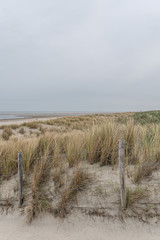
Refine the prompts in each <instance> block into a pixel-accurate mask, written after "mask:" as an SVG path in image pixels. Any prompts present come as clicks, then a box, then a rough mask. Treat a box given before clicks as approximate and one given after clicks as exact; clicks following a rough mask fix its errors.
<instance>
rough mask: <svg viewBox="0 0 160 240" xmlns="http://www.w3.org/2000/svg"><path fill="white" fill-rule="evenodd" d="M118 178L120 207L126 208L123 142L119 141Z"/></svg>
mask: <svg viewBox="0 0 160 240" xmlns="http://www.w3.org/2000/svg"><path fill="white" fill-rule="evenodd" d="M119 178H120V196H121V207H122V208H123V209H125V208H126V182H125V142H124V141H123V140H120V141H119Z"/></svg>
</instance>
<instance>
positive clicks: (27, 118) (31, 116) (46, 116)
mask: <svg viewBox="0 0 160 240" xmlns="http://www.w3.org/2000/svg"><path fill="white" fill-rule="evenodd" d="M92 114H93V113H92ZM4 115H5V116H14V117H13V118H8V119H0V126H3V125H12V124H18V125H20V124H23V123H25V122H34V121H47V120H50V119H56V118H62V117H72V116H82V115H91V113H39V114H37V113H28V114H27V113H25V114H22V113H18V114H11V113H10V114H0V116H4Z"/></svg>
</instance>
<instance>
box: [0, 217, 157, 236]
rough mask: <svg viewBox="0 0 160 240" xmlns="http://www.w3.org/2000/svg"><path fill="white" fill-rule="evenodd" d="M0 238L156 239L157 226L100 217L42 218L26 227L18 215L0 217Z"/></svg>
mask: <svg viewBox="0 0 160 240" xmlns="http://www.w3.org/2000/svg"><path fill="white" fill-rule="evenodd" d="M0 229H1V230H0V239H3V240H9V239H12V240H19V239H23V240H43V239H46V240H53V239H54V240H82V239H84V240H111V239H112V240H128V239H130V240H136V239H141V240H158V239H159V236H160V226H159V225H154V226H152V225H149V224H143V223H142V222H138V221H132V220H129V221H128V220H127V222H125V223H121V222H119V221H108V220H106V219H103V218H89V217H86V216H80V215H79V216H78V215H77V216H72V217H70V218H69V219H67V220H65V221H62V220H58V219H54V218H53V217H51V216H44V217H43V218H39V219H36V220H34V221H33V223H32V225H27V224H26V223H25V222H24V221H23V218H22V217H21V216H19V215H18V214H17V215H15V214H14V215H7V216H5V215H2V216H0Z"/></svg>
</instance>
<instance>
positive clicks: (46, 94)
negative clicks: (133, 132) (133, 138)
mask: <svg viewBox="0 0 160 240" xmlns="http://www.w3.org/2000/svg"><path fill="white" fill-rule="evenodd" d="M159 42H160V2H159V1H158V0H152V1H149V0H135V1H132V2H131V1H127V0H122V1H118V0H88V1H85V0H81V1H80V0H77V1H74V0H68V1H64V0H54V1H53V0H46V1H42V0H32V1H31V0H28V1H20V0H14V1H11V0H6V1H1V3H0V111H7V110H12V111H18V110H26V111H27V110H31V111H34V110H37V111H45V110H46V111H134V110H147V109H158V108H159V102H160V94H159V88H160V80H159V76H160V61H159V57H160V44H159Z"/></svg>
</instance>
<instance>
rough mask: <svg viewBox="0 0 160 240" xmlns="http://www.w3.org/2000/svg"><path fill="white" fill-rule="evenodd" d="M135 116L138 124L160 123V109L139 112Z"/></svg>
mask: <svg viewBox="0 0 160 240" xmlns="http://www.w3.org/2000/svg"><path fill="white" fill-rule="evenodd" d="M133 118H134V121H135V123H136V124H137V123H139V124H142V125H144V124H152V123H153V124H158V123H160V111H148V112H137V113H135V114H134V115H133Z"/></svg>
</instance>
